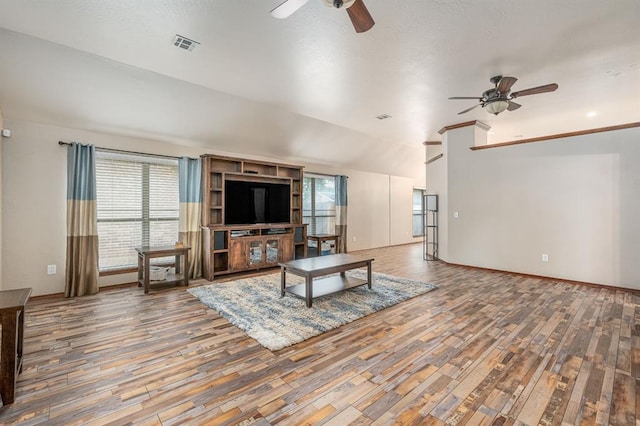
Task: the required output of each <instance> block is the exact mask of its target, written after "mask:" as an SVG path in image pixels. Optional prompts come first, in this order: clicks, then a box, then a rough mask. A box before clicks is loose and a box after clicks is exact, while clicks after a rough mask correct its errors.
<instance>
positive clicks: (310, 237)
mask: <svg viewBox="0 0 640 426" xmlns="http://www.w3.org/2000/svg"><path fill="white" fill-rule="evenodd" d="M307 241H315V242H316V244H317V247H318V249H317V250H318V256H321V255H322V242H323V241H335V245H336V246H335V248H336V253H338V247H340V235H334V234H307Z"/></svg>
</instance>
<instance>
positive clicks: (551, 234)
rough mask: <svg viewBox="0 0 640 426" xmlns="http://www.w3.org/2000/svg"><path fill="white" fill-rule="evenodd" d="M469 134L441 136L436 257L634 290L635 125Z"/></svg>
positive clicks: (637, 238) (639, 274) (639, 283)
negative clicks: (441, 201)
mask: <svg viewBox="0 0 640 426" xmlns="http://www.w3.org/2000/svg"><path fill="white" fill-rule="evenodd" d="M476 133H477V129H476V128H474V127H473V126H472V127H466V128H461V129H455V130H451V131H449V132H447V134H446V135H445V136H446V137H445V138H444V139H443V142H444V144H445V145H446V146H445V148H444V149H445V152H446V158H445V159H446V167H447V168H448V170H446V179H447V184H446V185H447V188H446V190H447V195H448V200H447V207H448V212H447V221H448V225H449V226H448V230H447V232H446V233H442V234H441V236H442V237H443V238H445V239H446V240H447V247H448V249H447V252H446V256H443V258H444V260H446V261H448V262H452V263H457V264H464V265H473V266H480V267H485V268H493V269H500V270H508V271H515V272H523V273H527V274H534V275H542V276H548V277H557V278H564V279H569V280H577V281H585V282H590V283H597V284H605V285H612V286H622V287H627V288H640V268H637V266H636V264H637V260H636V257H637V254H638V253H639V252H640V225H639V223H640V221H638V220H637V218H638V217H640V197H639V196H638V189H639V188H640V168H638V167H637V165H636V163H637V159H638V158H640V144H638V139H639V138H640V129H638V128H635V129H627V130H619V131H614V132H607V133H597V134H590V135H585V136H576V137H572V138H564V139H556V140H550V141H544V142H537V143H530V144H523V145H516V146H511V147H504V148H495V149H488V150H480V151H471V150H470V149H469V147H470V146H473V145H474V139H477V135H476ZM427 174H428V176H429V172H427ZM440 177H441V176H440ZM427 187H429V181H427ZM454 211H458V212H459V218H458V219H454V218H453V212H454ZM543 253H545V254H548V256H549V261H548V262H542V260H541V258H542V254H543Z"/></svg>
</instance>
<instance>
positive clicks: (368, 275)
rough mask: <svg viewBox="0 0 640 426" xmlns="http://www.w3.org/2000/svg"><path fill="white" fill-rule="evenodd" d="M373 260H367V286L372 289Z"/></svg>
mask: <svg viewBox="0 0 640 426" xmlns="http://www.w3.org/2000/svg"><path fill="white" fill-rule="evenodd" d="M371 279H372V278H371V262H367V287H369V289H371Z"/></svg>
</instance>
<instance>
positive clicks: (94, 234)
mask: <svg viewBox="0 0 640 426" xmlns="http://www.w3.org/2000/svg"><path fill="white" fill-rule="evenodd" d="M97 292H98V221H97V203H96V153H95V147H94V146H93V145H81V144H79V143H76V142H73V143H72V144H70V145H69V147H68V148H67V260H66V272H65V289H64V295H65V297H76V296H84V295H88V294H95V293H97Z"/></svg>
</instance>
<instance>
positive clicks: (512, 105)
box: [507, 101, 522, 111]
mask: <svg viewBox="0 0 640 426" xmlns="http://www.w3.org/2000/svg"><path fill="white" fill-rule="evenodd" d="M507 102H509V106H508V107H507V111H514V110H516V109H518V108H520V107H521V106H522V105H520V104H517V103H515V102H513V101H507Z"/></svg>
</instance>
